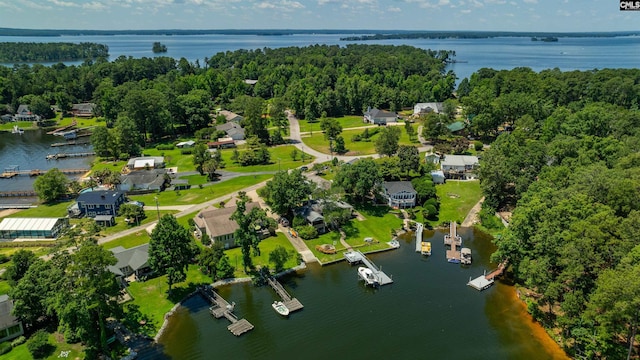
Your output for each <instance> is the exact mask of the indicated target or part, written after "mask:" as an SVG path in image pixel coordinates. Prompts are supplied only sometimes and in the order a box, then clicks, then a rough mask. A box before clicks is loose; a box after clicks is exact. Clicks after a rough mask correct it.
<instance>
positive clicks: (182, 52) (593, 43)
mask: <svg viewBox="0 0 640 360" xmlns="http://www.w3.org/2000/svg"><path fill="white" fill-rule="evenodd" d="M349 35H350V34H296V35H284V36H258V35H214V34H211V35H181V36H163V35H144V36H142V35H114V36H62V37H13V36H0V42H73V43H80V42H95V43H100V44H105V45H107V46H109V54H110V59H111V60H113V59H116V58H117V57H119V56H122V55H124V56H132V57H136V58H139V57H145V56H146V57H153V56H169V57H173V58H176V59H179V58H181V57H184V58H185V59H187V60H189V61H191V62H194V61H195V60H200V62H201V64H202V61H203V60H204V58H205V57H211V56H213V55H215V54H216V53H219V52H225V51H234V50H238V49H258V48H265V47H269V48H280V47H286V46H308V45H313V44H327V45H341V46H346V45H347V44H351V43H354V42H345V41H340V38H341V37H344V36H349ZM155 41H159V42H161V43H163V44H164V45H166V46H167V50H168V51H167V52H166V53H164V54H159V55H158V54H154V53H153V52H152V51H151V46H152V44H153V42H155ZM355 43H362V44H388V45H411V46H415V47H418V48H422V49H432V50H453V51H455V52H456V55H457V56H456V59H457V60H459V61H461V62H460V63H456V64H452V65H451V67H450V69H451V70H453V71H455V73H456V74H457V76H458V78H459V79H463V78H465V77H468V76H470V75H471V74H472V73H473V72H474V71H476V70H478V69H480V68H483V67H490V68H494V69H499V70H502V69H512V68H514V67H520V66H526V67H530V68H531V69H533V70H535V71H540V70H544V69H550V68H555V67H557V68H559V69H560V70H563V71H568V70H592V69H602V68H634V67H637V66H638V62H639V60H640V37H638V36H624V37H608V38H560V39H559V41H558V42H543V41H531V40H530V38H528V37H497V38H488V39H398V40H376V41H360V42H355ZM462 61H464V63H462ZM74 63H75V64H79V63H80V62H68V64H74Z"/></svg>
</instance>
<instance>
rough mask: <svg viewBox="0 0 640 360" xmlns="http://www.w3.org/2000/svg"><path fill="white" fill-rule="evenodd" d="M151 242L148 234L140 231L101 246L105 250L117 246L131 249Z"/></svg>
mask: <svg viewBox="0 0 640 360" xmlns="http://www.w3.org/2000/svg"><path fill="white" fill-rule="evenodd" d="M149 240H151V237H150V236H149V234H147V232H146V231H144V230H140V231H138V232H136V233H135V234H131V235H127V236H123V237H121V238H118V239H116V240H113V241H109V242H108V243H106V244H104V245H102V246H104V248H105V249H113V248H115V247H118V246H122V247H123V248H125V249H129V248H132V247H134V246H138V245H142V244H146V243H148V242H149Z"/></svg>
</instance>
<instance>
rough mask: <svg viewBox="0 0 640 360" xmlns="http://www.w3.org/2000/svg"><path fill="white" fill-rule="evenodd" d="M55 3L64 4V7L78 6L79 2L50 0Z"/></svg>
mask: <svg viewBox="0 0 640 360" xmlns="http://www.w3.org/2000/svg"><path fill="white" fill-rule="evenodd" d="M48 1H49V2H50V3H52V4H53V5H57V6H62V7H77V6H79V5H78V4H76V3H74V2H71V1H61V0H48Z"/></svg>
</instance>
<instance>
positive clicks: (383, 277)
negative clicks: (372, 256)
mask: <svg viewBox="0 0 640 360" xmlns="http://www.w3.org/2000/svg"><path fill="white" fill-rule="evenodd" d="M344 258H345V259H346V260H347V262H348V263H349V264H351V265H354V264H359V263H362V264H363V265H364V266H366V267H368V268H369V269H370V270H371V271H372V272H373V275H374V276H375V277H376V278H377V279H378V284H379V285H387V284H391V283H393V280H392V279H391V278H390V277H389V276H388V275H387V274H385V273H384V272H382V270H381V269H380V268H378V266H376V264H374V263H373V261H371V260H369V259H368V258H367V257H366V256H365V255H364V254H363V253H362V252H360V251H353V250H351V251H347V252H345V253H344Z"/></svg>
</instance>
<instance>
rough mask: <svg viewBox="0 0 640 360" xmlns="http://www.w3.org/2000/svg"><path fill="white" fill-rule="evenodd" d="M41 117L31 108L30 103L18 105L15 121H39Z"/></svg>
mask: <svg viewBox="0 0 640 360" xmlns="http://www.w3.org/2000/svg"><path fill="white" fill-rule="evenodd" d="M39 118H40V117H39V116H38V115H36V114H34V113H32V112H31V110H29V105H24V104H23V105H20V106H18V111H16V114H15V115H14V116H13V119H14V120H15V121H37V120H38V119H39Z"/></svg>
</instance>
